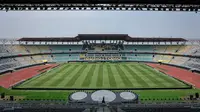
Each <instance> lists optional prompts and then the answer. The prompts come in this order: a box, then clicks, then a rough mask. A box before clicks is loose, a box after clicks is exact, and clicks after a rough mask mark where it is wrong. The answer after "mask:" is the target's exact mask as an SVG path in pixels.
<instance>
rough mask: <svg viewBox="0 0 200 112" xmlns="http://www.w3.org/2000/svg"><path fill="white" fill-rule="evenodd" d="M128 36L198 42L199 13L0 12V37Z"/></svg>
mask: <svg viewBox="0 0 200 112" xmlns="http://www.w3.org/2000/svg"><path fill="white" fill-rule="evenodd" d="M78 34H128V35H129V36H132V37H181V38H187V39H190V38H195V39H200V13H195V12H155V11H154V12H151V11H144V12H142V11H8V12H5V11H0V38H21V37H74V36H77V35H78Z"/></svg>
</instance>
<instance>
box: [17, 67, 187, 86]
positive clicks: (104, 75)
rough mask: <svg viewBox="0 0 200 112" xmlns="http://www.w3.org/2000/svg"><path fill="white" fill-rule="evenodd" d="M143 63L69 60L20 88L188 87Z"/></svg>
mask: <svg viewBox="0 0 200 112" xmlns="http://www.w3.org/2000/svg"><path fill="white" fill-rule="evenodd" d="M186 86H187V85H185V84H184V83H182V82H180V81H178V80H176V79H173V78H171V77H169V76H167V75H165V74H163V73H161V72H159V71H156V70H154V69H152V68H151V67H149V66H147V65H145V64H143V63H66V64H62V65H60V66H59V67H57V68H54V69H52V70H50V71H47V72H45V73H43V74H41V75H40V76H38V77H34V78H32V79H30V80H28V81H26V82H24V83H22V84H21V85H19V86H18V88H171V87H186Z"/></svg>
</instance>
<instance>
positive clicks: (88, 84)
mask: <svg viewBox="0 0 200 112" xmlns="http://www.w3.org/2000/svg"><path fill="white" fill-rule="evenodd" d="M199 45H200V43H199V40H187V39H184V38H149V37H131V36H129V35H128V34H78V35H77V36H75V37H50V38H46V37H23V38H19V39H16V40H9V39H2V40H1V44H0V53H1V57H0V72H1V75H0V86H1V88H0V93H1V98H0V101H1V102H2V101H4V102H9V101H14V102H17V103H23V104H25V103H24V102H34V105H35V106H39V103H38V102H45V103H46V104H49V105H50V104H57V105H59V106H63V105H64V106H66V105H68V106H69V105H70V106H71V104H72V105H74V104H76V105H78V104H84V105H88V104H90V105H92V104H109V105H116V104H130V106H132V108H134V106H137V107H139V105H140V106H141V105H142V104H145V105H147V104H152V105H153V104H156V103H158V104H166V103H167V104H173V103H177V104H176V105H173V106H171V107H172V108H175V107H177V105H178V104H179V103H181V104H196V105H197V104H198V103H199V92H200V89H199V88H200V82H199V80H200V75H199V72H200V64H199V63H200V56H199V53H200V46H199ZM152 105H151V106H152ZM59 106H58V107H56V108H59ZM107 108H108V107H107ZM109 108H111V107H109ZM141 108H143V107H141ZM185 108H186V107H185ZM70 109H72V110H69V111H86V108H85V107H83V106H80V107H79V108H77V107H76V110H75V109H74V108H72V107H70ZM119 109H120V110H121V112H123V111H125V112H126V111H130V110H129V109H127V108H126V106H124V107H123V106H122V107H121V108H119ZM94 110H96V111H97V110H98V109H97V108H95V107H94V106H92V107H90V108H89V110H88V111H94ZM111 110H113V112H115V111H117V110H118V108H117V107H116V108H114V107H113V108H112V109H111ZM185 110H187V108H186V109H185ZM38 111H39V110H38ZM132 111H133V110H132ZM145 112H146V111H145Z"/></svg>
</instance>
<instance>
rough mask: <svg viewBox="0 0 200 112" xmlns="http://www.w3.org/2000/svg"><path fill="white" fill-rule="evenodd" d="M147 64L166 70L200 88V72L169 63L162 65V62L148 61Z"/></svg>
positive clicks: (169, 73)
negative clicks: (153, 62)
mask: <svg viewBox="0 0 200 112" xmlns="http://www.w3.org/2000/svg"><path fill="white" fill-rule="evenodd" d="M147 65H149V66H151V67H153V68H155V69H157V70H159V71H162V72H164V73H165V74H168V75H170V76H172V77H175V78H177V79H180V80H182V81H184V82H186V83H188V84H191V85H193V86H195V87H196V88H200V74H198V73H192V72H191V71H188V70H186V69H182V68H178V67H173V66H168V65H160V64H152V63H147Z"/></svg>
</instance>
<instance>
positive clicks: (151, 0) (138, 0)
mask: <svg viewBox="0 0 200 112" xmlns="http://www.w3.org/2000/svg"><path fill="white" fill-rule="evenodd" d="M1 3H2V4H3V3H13V4H22V3H23V4H33V3H34V4H49V3H50V4H52V3H54V4H55V3H56V4H62V3H63V4H64V3H65V4H66V3H67V4H78V3H79V4H90V3H93V4H119V3H120V4H182V5H183V4H185V5H186V4H187V5H188V4H190V5H195V4H200V1H199V0H56V1H55V0H1Z"/></svg>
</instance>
